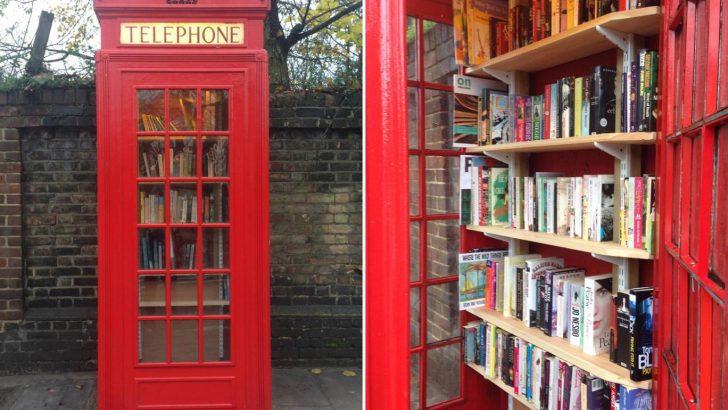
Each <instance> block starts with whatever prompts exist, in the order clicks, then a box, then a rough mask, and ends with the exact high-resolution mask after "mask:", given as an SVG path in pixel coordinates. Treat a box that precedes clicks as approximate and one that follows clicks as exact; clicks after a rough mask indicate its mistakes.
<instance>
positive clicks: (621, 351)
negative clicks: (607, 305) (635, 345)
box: [613, 292, 631, 369]
mask: <svg viewBox="0 0 728 410" xmlns="http://www.w3.org/2000/svg"><path fill="white" fill-rule="evenodd" d="M615 300H616V305H617V340H616V347H617V349H616V351H617V360H616V363H617V364H619V365H620V366H622V367H624V368H627V369H628V368H629V359H630V353H631V349H630V346H629V345H630V341H631V332H630V303H629V295H627V294H625V293H622V292H619V293H618V294H617V297H616V299H615ZM613 346H615V345H613Z"/></svg>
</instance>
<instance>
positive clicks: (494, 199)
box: [488, 168, 508, 225]
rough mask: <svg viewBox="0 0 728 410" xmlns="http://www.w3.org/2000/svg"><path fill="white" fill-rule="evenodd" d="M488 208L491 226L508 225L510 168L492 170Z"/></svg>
mask: <svg viewBox="0 0 728 410" xmlns="http://www.w3.org/2000/svg"><path fill="white" fill-rule="evenodd" d="M489 172H490V189H489V192H488V196H489V201H488V202H490V206H489V207H488V212H489V214H490V215H489V218H488V220H489V221H490V223H491V225H508V168H491V169H490V171H489Z"/></svg>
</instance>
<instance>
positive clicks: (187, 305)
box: [169, 275, 197, 315]
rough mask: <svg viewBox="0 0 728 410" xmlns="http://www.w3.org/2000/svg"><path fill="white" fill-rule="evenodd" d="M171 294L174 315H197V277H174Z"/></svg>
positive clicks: (170, 288) (171, 283)
mask: <svg viewBox="0 0 728 410" xmlns="http://www.w3.org/2000/svg"><path fill="white" fill-rule="evenodd" d="M169 294H170V298H171V301H170V303H171V304H172V315H196V314H197V275H172V276H171V282H170V284H169Z"/></svg>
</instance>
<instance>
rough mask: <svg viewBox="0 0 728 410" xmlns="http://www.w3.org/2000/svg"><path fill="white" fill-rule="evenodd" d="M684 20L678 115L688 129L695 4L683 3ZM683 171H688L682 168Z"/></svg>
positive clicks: (691, 119) (689, 123) (683, 125)
mask: <svg viewBox="0 0 728 410" xmlns="http://www.w3.org/2000/svg"><path fill="white" fill-rule="evenodd" d="M684 12H685V19H684V20H683V30H682V35H683V42H682V44H683V47H682V49H683V51H684V54H683V55H684V57H685V58H683V61H682V71H683V87H682V101H683V104H684V105H683V111H682V113H681V115H680V119H681V120H682V121H681V125H682V127H689V126H690V125H691V124H692V122H693V95H694V93H693V85H694V84H693V83H694V81H695V31H696V30H695V3H694V2H692V1H688V2H686V3H685V10H684ZM683 169H689V168H685V167H683Z"/></svg>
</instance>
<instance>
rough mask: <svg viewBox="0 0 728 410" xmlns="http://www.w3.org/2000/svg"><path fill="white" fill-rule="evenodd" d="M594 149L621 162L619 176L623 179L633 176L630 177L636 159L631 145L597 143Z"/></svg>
mask: <svg viewBox="0 0 728 410" xmlns="http://www.w3.org/2000/svg"><path fill="white" fill-rule="evenodd" d="M594 147H596V148H598V149H599V150H601V151H603V152H606V153H607V154H609V155H611V156H613V157H614V158H616V159H618V160H619V162H620V165H619V174H620V176H621V177H622V178H627V177H631V176H632V175H630V173H631V170H632V169H633V168H632V162H633V161H634V160H635V158H634V155H632V150H631V149H630V145H628V144H616V143H611V142H595V143H594Z"/></svg>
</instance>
